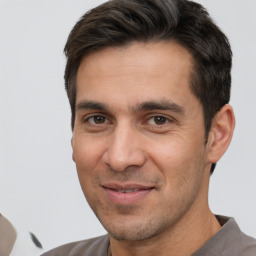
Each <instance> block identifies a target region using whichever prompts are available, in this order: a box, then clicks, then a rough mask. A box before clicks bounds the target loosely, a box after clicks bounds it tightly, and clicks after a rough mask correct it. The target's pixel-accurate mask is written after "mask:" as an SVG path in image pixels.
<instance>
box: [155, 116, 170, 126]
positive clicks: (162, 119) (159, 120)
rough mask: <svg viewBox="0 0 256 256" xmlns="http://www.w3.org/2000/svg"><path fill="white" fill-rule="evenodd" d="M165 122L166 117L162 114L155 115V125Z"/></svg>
mask: <svg viewBox="0 0 256 256" xmlns="http://www.w3.org/2000/svg"><path fill="white" fill-rule="evenodd" d="M166 122H167V118H166V117H164V116H155V117H154V123H155V124H157V125H164V124H165V123H166Z"/></svg>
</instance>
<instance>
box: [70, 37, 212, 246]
mask: <svg viewBox="0 0 256 256" xmlns="http://www.w3.org/2000/svg"><path fill="white" fill-rule="evenodd" d="M191 72H192V59H191V56H190V54H189V53H188V52H187V51H186V50H185V49H184V48H183V47H181V46H179V45H178V44H176V43H173V42H167V43H164V42H162V43H133V44H130V45H128V46H126V47H120V48H105V49H103V50H100V51H97V52H95V53H91V54H90V55H89V56H87V57H85V58H84V59H83V61H82V63H81V65H80V67H79V70H78V74H77V106H76V107H77V112H76V119H75V126H74V134H73V138H72V147H73V159H74V161H75V163H76V166H77V172H78V176H79V180H80V183H81V187H82V189H83V192H84V194H85V197H86V199H87V201H88V203H89V204H90V206H91V208H92V209H93V211H94V212H95V214H96V215H97V217H98V218H99V220H100V221H101V222H102V224H103V226H104V227H105V228H106V230H107V231H108V232H109V233H110V235H111V236H112V237H114V238H116V239H125V240H133V241H134V240H142V239H147V238H150V237H154V236H156V235H158V234H161V233H163V232H166V231H168V230H171V229H172V228H174V227H175V224H177V223H181V222H182V221H184V220H185V219H186V218H187V219H189V218H191V216H196V215H197V216H198V214H199V213H200V211H202V210H203V209H204V207H206V205H207V190H208V181H209V172H206V171H205V170H206V169H207V170H208V169H209V167H210V164H209V163H207V146H206V145H205V143H204V142H205V129H204V122H203V111H202V106H201V104H200V103H199V101H198V100H197V99H196V98H195V96H194V95H193V94H192V93H191V90H190V88H189V83H190V75H191ZM206 167H207V168H206Z"/></svg>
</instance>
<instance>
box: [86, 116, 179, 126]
mask: <svg viewBox="0 0 256 256" xmlns="http://www.w3.org/2000/svg"><path fill="white" fill-rule="evenodd" d="M96 118H98V121H99V122H100V119H103V122H102V123H97V121H96ZM157 118H158V119H160V120H157ZM95 121H96V122H95ZM156 121H160V122H161V121H163V124H157V123H156ZM173 122H174V119H173V118H170V117H166V116H164V115H160V114H159V115H156V114H155V115H150V116H148V117H147V119H146V121H145V122H143V125H145V126H147V127H148V128H150V129H161V128H163V127H165V126H167V125H168V124H169V123H173ZM83 123H87V124H88V125H89V126H91V127H95V128H102V126H103V125H108V124H111V123H112V122H111V119H110V118H109V117H106V116H105V115H103V114H93V115H91V116H89V117H86V118H83Z"/></svg>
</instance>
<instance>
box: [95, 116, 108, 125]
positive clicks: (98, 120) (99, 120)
mask: <svg viewBox="0 0 256 256" xmlns="http://www.w3.org/2000/svg"><path fill="white" fill-rule="evenodd" d="M93 121H94V122H95V124H104V123H105V121H106V118H105V117H103V116H94V117H93Z"/></svg>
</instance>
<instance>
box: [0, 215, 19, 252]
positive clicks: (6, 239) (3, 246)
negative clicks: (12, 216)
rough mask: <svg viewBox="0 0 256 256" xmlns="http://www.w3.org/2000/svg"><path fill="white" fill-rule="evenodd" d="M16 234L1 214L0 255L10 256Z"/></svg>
mask: <svg viewBox="0 0 256 256" xmlns="http://www.w3.org/2000/svg"><path fill="white" fill-rule="evenodd" d="M16 237H17V233H16V231H15V229H14V227H13V226H12V224H11V223H10V221H8V220H7V219H6V218H5V217H4V216H3V215H2V214H0V255H1V256H8V255H10V253H11V251H12V249H13V246H14V244H15V241H16Z"/></svg>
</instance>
